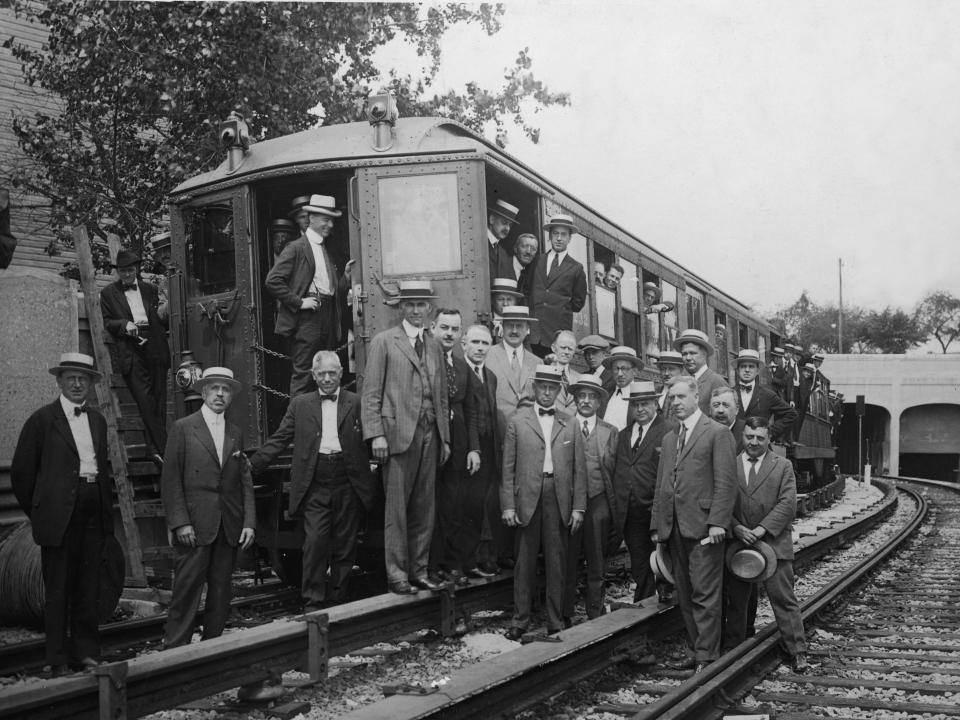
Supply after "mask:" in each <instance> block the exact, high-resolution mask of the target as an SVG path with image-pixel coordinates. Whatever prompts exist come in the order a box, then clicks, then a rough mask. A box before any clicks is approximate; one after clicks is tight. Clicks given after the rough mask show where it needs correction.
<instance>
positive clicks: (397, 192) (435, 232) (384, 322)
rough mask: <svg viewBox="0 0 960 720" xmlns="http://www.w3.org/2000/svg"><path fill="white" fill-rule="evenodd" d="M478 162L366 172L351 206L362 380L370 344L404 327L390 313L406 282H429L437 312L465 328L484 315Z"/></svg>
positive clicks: (482, 202) (357, 349)
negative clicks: (459, 318)
mask: <svg viewBox="0 0 960 720" xmlns="http://www.w3.org/2000/svg"><path fill="white" fill-rule="evenodd" d="M483 187H484V185H483V168H482V164H481V163H480V161H472V160H471V161H462V162H437V163H430V164H422V165H400V166H391V167H373V168H363V169H360V170H358V172H357V192H356V197H355V198H351V203H352V205H353V207H352V208H351V214H352V215H353V218H352V222H351V256H352V257H354V258H356V259H357V263H356V267H355V268H354V271H353V279H352V282H353V286H354V332H355V336H356V338H355V339H356V345H355V354H356V361H357V369H358V375H359V376H360V377H362V368H363V364H364V357H365V353H366V346H367V344H368V343H369V341H370V339H371V338H373V336H374V335H376V334H377V333H378V332H381V331H383V330H385V329H387V328H389V327H391V326H392V325H395V324H396V323H397V322H399V318H398V314H397V310H396V309H395V307H394V306H392V305H389V304H388V302H389V301H390V299H391V297H392V296H393V295H394V294H395V293H396V292H397V289H398V287H399V282H400V281H401V280H408V279H409V280H413V279H417V280H429V281H430V282H431V283H432V284H433V288H434V291H435V292H436V293H437V294H438V296H439V297H438V299H437V301H436V302H435V303H434V307H451V308H458V309H459V310H460V311H461V313H462V314H463V322H464V325H469V324H471V323H473V322H476V321H477V320H478V319H479V318H478V313H479V312H480V309H481V308H483V307H485V303H486V295H487V293H486V292H485V291H484V288H483V287H482V286H483V285H484V283H485V278H486V270H485V264H486V263H487V247H486V237H485V232H486V231H485V227H486V224H485V223H486V218H485V215H484V212H485V198H484V191H483Z"/></svg>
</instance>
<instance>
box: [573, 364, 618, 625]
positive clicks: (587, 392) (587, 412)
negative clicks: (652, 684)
mask: <svg viewBox="0 0 960 720" xmlns="http://www.w3.org/2000/svg"><path fill="white" fill-rule="evenodd" d="M568 390H569V392H570V394H571V395H572V396H573V397H574V398H575V402H576V409H577V412H576V414H575V415H574V416H573V420H572V422H573V424H574V425H575V426H576V427H577V430H578V432H576V433H574V435H575V436H576V438H577V448H576V452H577V453H579V454H582V456H583V459H584V462H585V463H586V483H587V509H586V513H585V514H584V518H583V525H582V526H581V527H580V529H579V530H577V531H576V532H574V533H572V534H571V535H570V544H569V547H568V548H567V577H566V591H565V593H564V601H563V624H564V626H565V627H570V625H571V624H572V622H573V613H574V605H575V603H576V599H577V598H576V596H577V575H578V574H579V571H580V552H581V550H582V551H583V555H584V557H585V559H586V568H587V595H586V609H587V618H589V619H591V620H592V619H593V618H596V617H600V616H601V615H602V614H603V612H604V592H603V577H604V575H605V574H606V572H607V553H608V551H609V548H608V545H609V544H610V534H611V531H612V529H613V522H614V517H615V516H616V502H617V500H616V496H615V495H614V487H613V471H614V464H615V462H616V454H617V429H616V428H615V427H614V426H613V425H611V424H610V423H608V422H604V421H603V420H601V419H600V418H599V417H597V410H599V409H600V403H601V402H602V401H603V398H604V397H606V394H607V391H606V390H604V389H603V387H602V386H601V385H600V381H599V380H597V379H596V378H595V377H593V376H590V375H587V376H584V377H581V378H580V379H579V380H578V381H577V382H575V383H573V384H572V385H570V387H569V388H568Z"/></svg>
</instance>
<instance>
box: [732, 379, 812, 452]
mask: <svg viewBox="0 0 960 720" xmlns="http://www.w3.org/2000/svg"><path fill="white" fill-rule="evenodd" d="M734 394H735V395H736V396H737V404H738V405H739V406H740V412H739V413H738V414H737V417H739V418H742V419H746V418H748V417H752V416H754V415H755V416H757V417H762V418H764V419H767V420H769V419H770V418H771V417H772V418H773V419H772V421H771V422H770V438H771V439H776V438H779V437H780V436H781V435H783V433H784V432H786V430H787V428H789V427H790V426H791V425H793V423H794V422H795V421H796V419H797V414H798V413H797V411H796V410H795V409H793V408H792V407H790V405H789V403H787V402H785V401H784V400H782V399H781V398H780V396H779V395H777V394H776V393H775V392H774V391H773V390H768V389H767V388H765V387H763V386H762V385H760V384H759V383H754V386H753V394H752V395H751V396H750V404H749V405H748V406H747V407H746V408H744V407H743V400H742V398H741V397H740V389H739V388H737V390H736V391H735V393H734Z"/></svg>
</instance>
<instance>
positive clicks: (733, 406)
mask: <svg viewBox="0 0 960 720" xmlns="http://www.w3.org/2000/svg"><path fill="white" fill-rule="evenodd" d="M739 410H740V408H739V406H738V405H737V396H736V393H735V392H734V391H733V388H728V387H721V388H717V389H716V390H714V391H713V394H712V395H711V396H710V418H711V419H712V420H716V421H717V422H718V423H720V424H721V425H723V426H724V427H725V428H727V429H729V430H730V434H731V435H733V440H734V442H735V443H736V445H737V447H736V452H737V454H738V455H739V454H740V453H741V452H743V421H744V418H741V417H740V416H739V415H738V414H737V413H738V412H739Z"/></svg>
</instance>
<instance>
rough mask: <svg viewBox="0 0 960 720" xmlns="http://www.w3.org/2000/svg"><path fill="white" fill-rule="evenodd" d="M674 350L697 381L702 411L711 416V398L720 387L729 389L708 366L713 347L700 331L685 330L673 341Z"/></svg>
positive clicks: (724, 381) (725, 382)
mask: <svg viewBox="0 0 960 720" xmlns="http://www.w3.org/2000/svg"><path fill="white" fill-rule="evenodd" d="M673 349H674V350H676V351H678V352H679V353H680V355H681V357H682V358H683V367H684V369H685V370H686V371H687V372H688V373H690V374H691V375H692V376H693V377H694V378H695V379H696V381H697V393H698V394H699V396H700V411H701V412H702V413H703V414H705V415H709V414H710V396H711V395H713V391H714V390H716V389H717V388H718V387H729V386H728V385H727V381H726V380H724V379H723V377H721V376H720V375H718V374H717V373H715V372H714V371H713V370H711V369H710V368H709V367H708V366H707V358H708V357H710V356H711V355H713V345H711V344H710V340H709V338H708V337H707V335H706V333H703V332H700V331H699V330H684V331H683V332H682V333H680V335H679V336H678V337H677V339H676V340H674V341H673Z"/></svg>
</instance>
